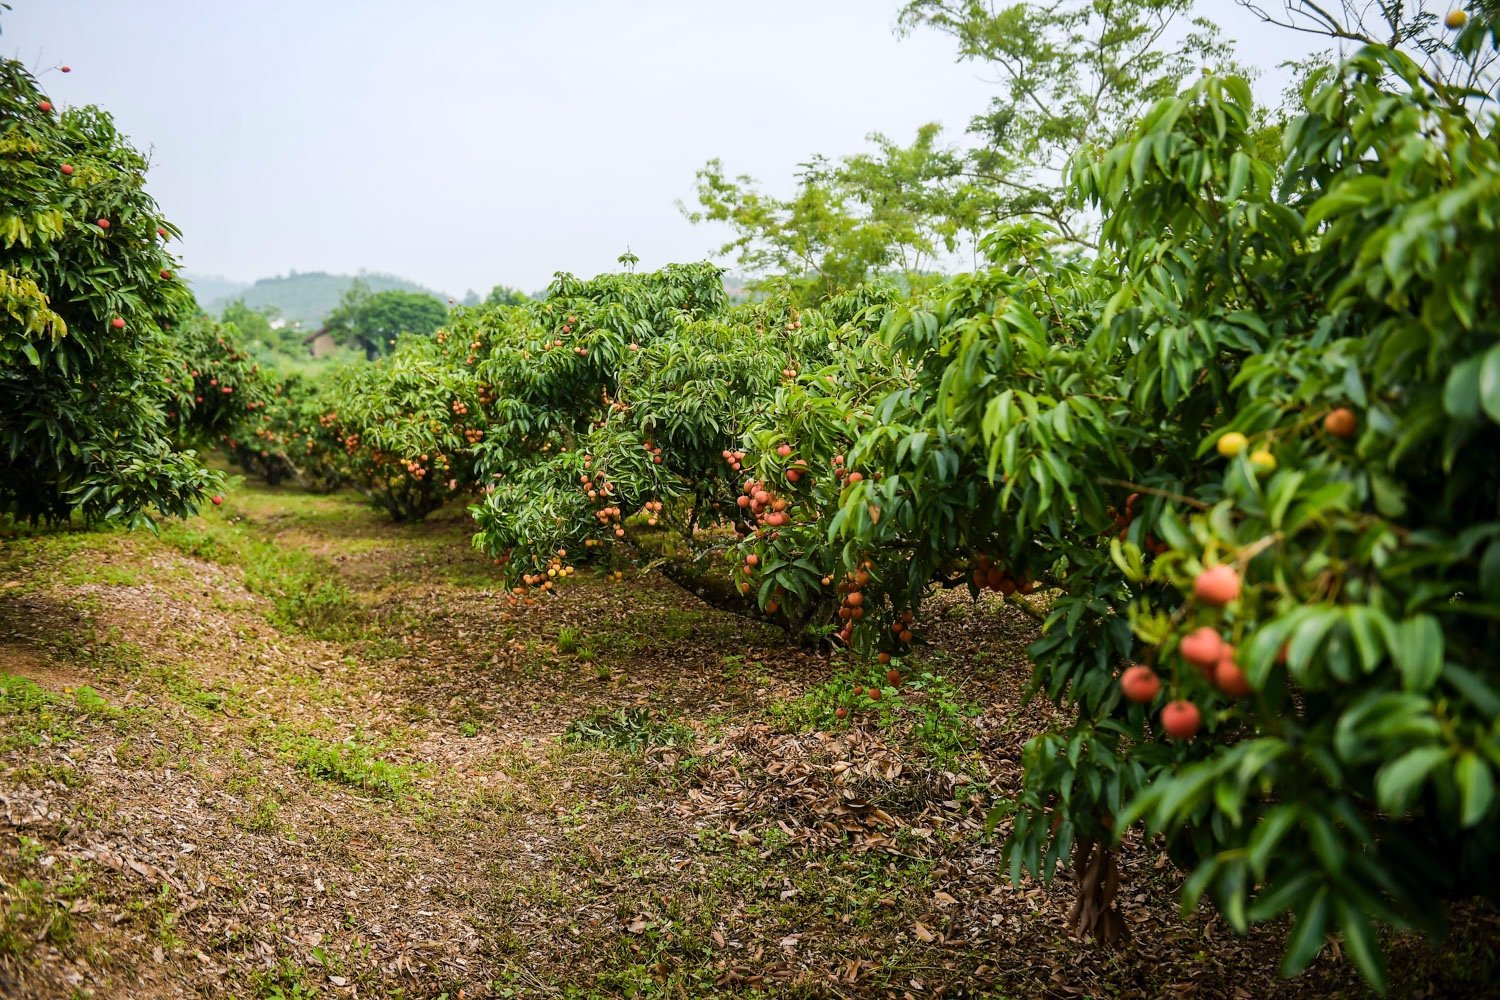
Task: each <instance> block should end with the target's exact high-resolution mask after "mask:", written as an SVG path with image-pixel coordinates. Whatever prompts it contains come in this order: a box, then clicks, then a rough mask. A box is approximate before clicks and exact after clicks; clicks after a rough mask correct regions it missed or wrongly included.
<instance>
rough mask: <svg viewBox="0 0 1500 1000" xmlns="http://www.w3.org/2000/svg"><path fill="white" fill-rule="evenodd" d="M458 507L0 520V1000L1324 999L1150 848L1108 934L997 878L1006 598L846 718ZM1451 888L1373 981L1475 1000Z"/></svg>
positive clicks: (1317, 979)
mask: <svg viewBox="0 0 1500 1000" xmlns="http://www.w3.org/2000/svg"><path fill="white" fill-rule="evenodd" d="M470 531H471V528H470V526H469V522H468V521H467V520H466V519H465V517H464V516H463V514H462V512H461V511H459V512H453V513H451V514H449V513H446V512H445V513H444V514H443V515H441V516H439V517H437V518H435V519H434V520H432V521H431V522H429V523H428V524H425V525H419V526H403V527H396V526H391V525H388V524H385V523H383V522H381V521H380V520H379V519H378V518H377V517H376V516H375V515H374V514H373V513H372V512H370V511H367V510H366V509H365V508H364V507H363V506H361V505H360V504H359V502H358V501H357V500H354V499H351V498H347V497H313V496H308V495H301V494H296V493H284V492H273V491H267V490H256V489H254V488H246V489H242V490H239V491H237V492H236V493H235V494H234V496H233V497H232V498H231V500H230V502H229V503H227V504H226V505H225V507H224V508H223V509H221V510H219V511H216V512H213V513H212V514H211V515H209V516H207V517H205V518H203V519H200V520H198V521H194V522H190V523H187V524H182V525H175V526H172V527H169V528H168V529H166V530H165V531H164V532H163V533H162V535H161V536H160V537H152V536H150V535H147V534H136V535H129V534H124V533H118V532H107V533H63V534H54V535H37V536H27V537H22V538H19V539H15V540H11V541H7V542H5V543H3V548H0V683H3V689H0V847H3V852H0V879H3V884H0V907H3V912H0V996H5V997H38V998H41V997H46V998H51V997H67V996H99V997H174V996H203V997H219V996H244V997H260V998H292V997H323V996H328V997H391V998H419V997H420V998H438V997H446V998H448V1000H456V998H458V997H465V998H481V997H532V996H535V997H550V996H567V997H614V996H659V997H698V996H704V997H706V996H718V995H724V994H726V993H731V992H737V991H747V990H751V989H758V990H767V991H771V992H772V993H774V994H775V995H781V996H796V997H821V996H835V997H837V996H844V997H864V996H898V997H900V996H914V997H915V996H950V997H952V996H1026V997H1030V996H1082V995H1101V994H1102V995H1127V996H1130V995H1142V996H1162V995H1184V996H1187V995H1194V996H1255V997H1262V996H1272V995H1283V996H1313V995H1315V996H1329V995H1358V994H1359V991H1358V990H1357V988H1356V987H1355V985H1354V980H1353V977H1352V975H1351V974H1350V972H1349V970H1348V969H1347V968H1345V967H1344V966H1343V965H1342V964H1340V963H1337V962H1332V961H1324V962H1321V963H1319V965H1318V966H1316V967H1315V968H1314V969H1313V970H1311V971H1310V972H1309V973H1308V974H1307V975H1305V976H1304V977H1302V978H1301V979H1299V980H1298V981H1297V982H1295V983H1290V984H1286V983H1280V982H1279V981H1277V980H1275V979H1274V969H1275V964H1276V956H1277V953H1278V947H1279V944H1278V941H1277V939H1276V936H1275V934H1274V933H1262V934H1258V935H1256V936H1253V937H1252V938H1250V939H1249V940H1248V941H1239V940H1236V939H1234V938H1232V936H1231V935H1230V934H1229V933H1228V931H1227V930H1226V929H1225V928H1224V927H1223V925H1222V924H1220V923H1218V922H1217V921H1216V920H1214V919H1213V918H1212V917H1210V916H1209V915H1207V914H1206V913H1204V914H1202V915H1199V916H1195V917H1194V918H1192V919H1190V920H1187V921H1184V920H1182V919H1180V918H1179V917H1178V916H1177V914H1176V912H1175V887H1176V885H1177V877H1176V876H1175V875H1174V874H1173V873H1172V872H1171V870H1170V869H1169V868H1167V867H1166V866H1165V864H1164V859H1162V858H1160V857H1159V856H1158V855H1157V853H1156V852H1154V851H1152V850H1148V849H1145V848H1137V849H1134V850H1132V851H1131V852H1130V853H1129V855H1128V857H1127V859H1126V869H1127V875H1128V877H1129V879H1130V884H1129V892H1128V894H1127V895H1126V897H1125V913H1126V918H1127V922H1128V923H1129V924H1130V926H1131V927H1132V928H1133V929H1134V930H1135V935H1134V941H1135V943H1134V944H1132V945H1129V946H1128V947H1127V948H1126V949H1125V950H1123V951H1121V952H1118V953H1111V952H1108V951H1102V950H1097V949H1092V948H1089V947H1087V946H1085V945H1082V944H1080V943H1078V942H1075V941H1073V940H1071V939H1070V938H1068V937H1067V935H1066V934H1065V932H1064V917H1065V914H1066V910H1067V905H1068V903H1069V901H1070V900H1069V894H1068V889H1067V886H1066V885H1065V884H1063V883H1062V882H1061V881H1060V882H1059V883H1057V884H1055V885H1053V886H1051V887H1044V886H1023V887H1022V888H1021V889H1019V890H1016V889H1012V888H1010V886H1009V885H1008V883H1006V882H1005V881H1004V880H1003V879H1002V878H1000V877H999V872H998V846H997V845H996V844H995V843H994V842H992V841H989V840H986V839H984V838H983V837H982V836H981V835H980V834H981V832H982V828H983V824H984V818H985V815H986V812H987V809H988V805H989V803H991V802H992V801H994V800H995V799H996V798H1000V797H1004V796H1006V795H1008V794H1013V793H1014V791H1015V789H1016V788H1017V786H1018V782H1019V774H1020V765H1019V748H1020V745H1021V744H1022V743H1023V742H1024V741H1025V739H1026V738H1027V737H1028V736H1029V735H1030V734H1032V733H1034V732H1036V731H1037V730H1038V729H1039V728H1041V727H1042V726H1044V725H1045V724H1046V715H1045V713H1044V712H1043V711H1042V710H1041V709H1038V708H1035V707H1026V708H1022V707H1020V706H1021V698H1020V694H1021V687H1022V685H1023V684H1024V680H1025V667H1024V656H1023V653H1022V649H1023V647H1024V644H1025V642H1026V641H1028V639H1029V637H1030V634H1031V633H1030V624H1029V623H1028V622H1027V621H1026V620H1025V619H1024V618H1019V617H1012V615H1014V612H1013V611H1007V610H1005V609H1003V608H999V607H996V606H993V605H985V606H980V607H975V606H972V605H969V604H968V603H967V602H965V601H962V600H959V599H956V598H954V599H947V600H945V602H944V603H943V604H942V605H941V608H940V611H939V613H938V614H936V615H935V616H934V618H933V620H932V621H931V622H930V623H929V625H930V627H929V632H928V634H929V636H930V638H931V639H932V646H931V648H930V650H929V651H928V652H926V653H925V654H924V655H923V656H922V657H921V659H920V662H919V663H918V664H916V665H915V668H914V669H913V671H912V676H913V678H914V682H913V683H912V684H911V685H910V686H908V687H907V688H906V689H905V690H904V692H903V694H902V695H901V697H900V698H899V699H897V700H895V701H890V700H887V701H885V702H883V703H880V704H875V703H869V704H867V705H865V706H864V708H863V710H861V711H857V712H856V713H855V714H854V716H852V717H851V719H850V720H849V721H850V722H853V723H854V725H848V724H845V723H840V722H837V721H836V720H835V718H834V716H833V714H832V709H833V706H834V704H835V701H836V700H837V699H838V698H840V697H845V696H844V695H843V692H845V691H847V688H848V687H849V686H850V685H851V684H852V683H855V682H856V681H858V680H861V679H863V680H864V681H865V682H868V681H869V680H873V679H875V675H874V674H873V673H871V672H869V669H868V668H859V667H856V666H854V665H851V664H848V663H839V662H829V661H827V660H826V659H824V658H821V657H818V656H813V655H809V654H806V653H800V652H797V651H795V650H789V649H788V648H787V647H786V646H785V644H784V643H782V642H781V641H780V638H779V636H778V634H776V633H774V632H772V631H770V630H768V629H766V628H765V627H764V626H760V625H757V624H754V623H750V622H746V621H744V620H741V619H738V618H734V617H732V616H727V615H722V614H718V613H716V612H713V611H711V610H710V609H708V608H706V607H704V606H703V605H701V604H699V603H698V602H697V601H696V600H695V599H693V598H691V597H690V596H688V595H687V594H685V593H684V592H682V591H681V590H678V589H677V588H675V587H673V586H671V585H669V584H667V583H665V582H664V581H661V580H660V579H659V578H656V577H637V576H632V575H627V578H626V580H625V582H624V583H621V584H609V583H607V582H606V581H605V580H604V579H603V577H602V575H600V576H595V575H590V574H587V573H580V574H579V576H577V577H575V578H572V579H571V580H569V581H567V583H566V584H565V585H564V586H563V587H561V588H560V592H559V596H558V597H557V598H556V599H555V600H549V601H546V602H544V603H542V604H541V605H539V606H537V607H519V608H518V607H513V606H512V605H511V604H510V603H509V601H508V599H507V598H506V596H505V595H504V594H503V593H499V592H497V590H496V589H495V588H496V586H497V585H496V583H495V581H494V579H493V578H492V576H491V574H490V573H489V572H488V566H487V565H486V563H485V562H484V560H483V559H482V558H481V557H480V556H479V555H478V554H477V553H475V552H474V551H473V549H472V548H470V547H469V545H468V542H467V538H468V535H469V533H470ZM861 671H863V672H861ZM969 706H972V709H970V708H969ZM570 734H571V735H570ZM1469 917H1470V919H1469V920H1468V922H1467V923H1466V924H1465V927H1464V930H1463V933H1462V934H1461V935H1460V937H1459V940H1458V942H1457V943H1456V944H1455V945H1454V946H1453V947H1452V948H1450V951H1449V952H1448V953H1447V954H1446V955H1445V956H1438V955H1435V954H1431V953H1429V952H1428V950H1427V949H1426V947H1425V946H1423V945H1421V944H1419V943H1417V942H1414V941H1402V942H1398V943H1397V945H1396V947H1397V948H1398V950H1399V951H1400V953H1401V954H1402V955H1404V956H1405V961H1404V962H1403V963H1401V964H1397V963H1393V965H1395V966H1396V968H1398V969H1399V970H1400V971H1399V972H1398V974H1397V975H1398V980H1397V981H1398V984H1400V985H1399V986H1398V989H1404V990H1405V991H1406V992H1407V993H1408V994H1410V995H1417V993H1416V992H1415V991H1418V990H1422V989H1428V988H1436V989H1439V990H1442V989H1447V988H1450V987H1452V988H1454V989H1457V988H1465V989H1470V990H1471V992H1470V993H1468V994H1465V995H1477V990H1478V988H1479V987H1478V983H1480V982H1483V981H1484V980H1483V979H1478V980H1476V979H1475V978H1474V977H1483V976H1486V975H1487V974H1488V970H1489V969H1490V968H1492V967H1493V962H1494V955H1493V953H1492V952H1485V951H1484V948H1485V947H1486V946H1485V945H1484V944H1483V942H1485V941H1486V940H1489V941H1491V942H1492V941H1493V940H1495V939H1496V938H1495V935H1494V933H1493V931H1494V926H1495V925H1494V920H1493V916H1492V915H1490V914H1480V913H1474V914H1470V915H1469ZM1487 933H1488V934H1489V937H1488V939H1487V938H1486V936H1485V935H1486V934H1487ZM1491 947H1492V946H1491ZM1455 956H1457V957H1456V958H1455ZM1443 977H1446V978H1443ZM1434 983H1436V984H1437V985H1436V986H1435V987H1434V986H1433V985H1432V984H1434ZM1427 995H1434V996H1436V995H1444V994H1442V993H1441V992H1438V993H1431V994H1427ZM1453 995H1456V994H1453Z"/></svg>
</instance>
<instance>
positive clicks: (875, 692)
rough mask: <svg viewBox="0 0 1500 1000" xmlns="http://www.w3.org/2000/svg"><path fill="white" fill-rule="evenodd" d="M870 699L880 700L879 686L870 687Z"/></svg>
mask: <svg viewBox="0 0 1500 1000" xmlns="http://www.w3.org/2000/svg"><path fill="white" fill-rule="evenodd" d="M870 700H871V701H879V700H880V688H870Z"/></svg>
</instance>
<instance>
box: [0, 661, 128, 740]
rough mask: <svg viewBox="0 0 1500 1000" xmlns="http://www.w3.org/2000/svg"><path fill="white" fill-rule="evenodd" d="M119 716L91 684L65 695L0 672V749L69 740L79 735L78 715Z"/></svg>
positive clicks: (112, 717) (111, 718)
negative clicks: (0, 725) (2, 722)
mask: <svg viewBox="0 0 1500 1000" xmlns="http://www.w3.org/2000/svg"><path fill="white" fill-rule="evenodd" d="M120 717H121V712H120V710H119V709H117V708H115V707H114V706H113V705H111V704H110V703H109V702H107V701H105V700H104V698H102V697H101V696H100V695H99V692H97V691H95V690H94V689H93V688H91V687H88V686H84V687H80V688H77V689H75V690H74V691H73V692H72V694H71V696H65V695H60V694H54V693H53V692H51V691H48V690H46V689H45V688H42V687H41V686H40V685H38V684H37V683H36V682H35V681H32V680H30V679H29V678H26V677H20V676H17V675H15V674H7V673H0V720H4V725H3V727H0V750H14V749H18V748H21V747H34V746H40V745H42V744H43V743H57V742H61V741H63V740H71V739H74V738H76V737H77V736H78V735H79V732H78V729H77V728H76V726H77V723H78V721H79V720H80V719H82V718H93V719H102V720H114V719H118V718H120Z"/></svg>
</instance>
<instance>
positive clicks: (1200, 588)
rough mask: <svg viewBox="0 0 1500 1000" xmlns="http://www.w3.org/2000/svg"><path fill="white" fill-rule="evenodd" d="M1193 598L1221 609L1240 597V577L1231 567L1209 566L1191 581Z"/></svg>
mask: <svg viewBox="0 0 1500 1000" xmlns="http://www.w3.org/2000/svg"><path fill="white" fill-rule="evenodd" d="M1193 596H1195V597H1197V598H1198V600H1200V601H1202V602H1203V603H1204V604H1212V605H1213V606H1214V607H1216V608H1222V607H1223V606H1224V605H1226V604H1228V603H1229V602H1230V601H1232V600H1234V599H1235V598H1236V597H1239V596H1240V575H1239V573H1237V572H1236V571H1235V568H1234V567H1233V566H1222V565H1221V566H1210V567H1209V568H1208V569H1206V570H1204V571H1203V572H1202V573H1199V574H1198V578H1197V579H1196V580H1194V581H1193Z"/></svg>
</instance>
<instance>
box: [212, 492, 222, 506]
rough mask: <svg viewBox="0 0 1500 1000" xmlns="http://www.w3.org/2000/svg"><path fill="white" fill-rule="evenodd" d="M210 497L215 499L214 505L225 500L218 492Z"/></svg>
mask: <svg viewBox="0 0 1500 1000" xmlns="http://www.w3.org/2000/svg"><path fill="white" fill-rule="evenodd" d="M209 499H210V500H212V501H213V505H214V506H215V507H217V506H219V504H221V503H223V502H224V498H223V497H221V496H219V495H217V494H215V495H214V496H211V497H209Z"/></svg>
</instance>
